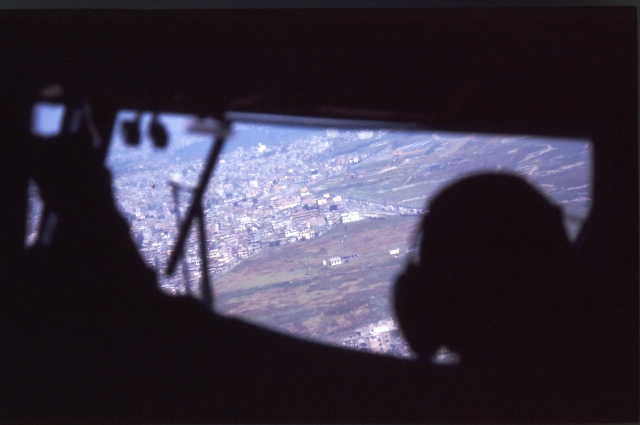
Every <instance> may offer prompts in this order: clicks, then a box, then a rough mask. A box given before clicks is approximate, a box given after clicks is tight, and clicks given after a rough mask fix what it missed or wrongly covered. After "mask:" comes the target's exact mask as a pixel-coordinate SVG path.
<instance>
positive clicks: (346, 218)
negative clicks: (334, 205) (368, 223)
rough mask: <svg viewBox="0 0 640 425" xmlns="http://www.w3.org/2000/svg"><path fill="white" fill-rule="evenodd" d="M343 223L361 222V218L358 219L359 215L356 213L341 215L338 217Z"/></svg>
mask: <svg viewBox="0 0 640 425" xmlns="http://www.w3.org/2000/svg"><path fill="white" fill-rule="evenodd" d="M340 218H341V219H342V222H343V223H351V222H352V221H358V220H362V218H363V217H360V214H359V213H358V212H357V211H352V212H348V213H342V214H341V215H340Z"/></svg>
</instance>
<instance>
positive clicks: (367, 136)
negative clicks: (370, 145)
mask: <svg viewBox="0 0 640 425" xmlns="http://www.w3.org/2000/svg"><path fill="white" fill-rule="evenodd" d="M372 137H373V131H361V132H359V133H358V139H361V140H362V139H370V138H372Z"/></svg>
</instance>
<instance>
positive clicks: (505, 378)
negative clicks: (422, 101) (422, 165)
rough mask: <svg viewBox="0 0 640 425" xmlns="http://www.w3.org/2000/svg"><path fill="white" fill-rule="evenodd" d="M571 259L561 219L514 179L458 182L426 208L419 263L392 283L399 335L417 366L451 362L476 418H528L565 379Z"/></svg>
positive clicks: (481, 178) (571, 304)
mask: <svg viewBox="0 0 640 425" xmlns="http://www.w3.org/2000/svg"><path fill="white" fill-rule="evenodd" d="M572 258H573V256H572V248H571V245H570V242H569V241H568V239H567V236H566V233H565V231H564V229H563V223H562V214H561V211H560V210H559V208H557V207H555V206H553V205H551V204H550V203H549V202H548V201H547V200H546V199H545V198H544V197H543V196H542V195H541V194H540V193H539V192H537V191H536V190H535V189H534V188H533V187H531V186H530V185H529V184H527V183H526V182H525V181H524V180H523V179H521V178H519V177H516V176H513V175H508V174H502V173H501V174H485V175H476V176H472V177H469V178H466V179H463V180H461V181H458V182H456V183H454V184H452V185H451V186H449V187H448V188H446V189H445V190H443V191H442V192H441V193H439V194H438V195H437V196H436V197H435V198H434V200H433V201H432V202H431V203H430V205H429V208H428V213H427V214H426V215H425V217H424V219H423V222H422V227H421V241H420V258H419V263H418V264H411V265H409V266H408V268H407V270H406V272H405V273H404V275H403V276H401V277H400V278H399V279H398V281H397V282H396V285H395V288H394V291H395V292H394V305H395V310H396V314H397V318H398V322H399V324H400V327H401V329H402V332H403V334H404V335H405V337H406V338H407V340H408V342H409V344H410V345H411V347H412V348H413V349H414V351H415V352H416V353H417V354H418V356H419V357H420V358H421V359H424V360H427V361H429V360H431V361H432V362H434V363H436V364H438V362H437V361H434V359H435V360H437V359H438V358H440V357H442V358H444V357H445V356H444V354H443V353H444V351H443V350H441V349H440V350H438V348H439V347H441V346H443V345H444V346H446V347H447V348H448V349H450V350H452V351H453V352H454V353H457V354H459V356H460V358H459V364H458V365H457V366H453V367H454V368H461V370H464V373H463V376H464V378H463V379H465V381H466V383H465V387H466V388H468V389H469V391H468V392H466V394H467V395H468V396H469V397H470V398H469V399H467V402H469V403H472V404H475V406H476V408H477V409H487V410H490V409H492V407H491V406H493V408H494V409H496V410H495V412H496V414H497V412H498V411H500V412H507V411H513V412H515V411H516V410H517V411H518V412H520V413H519V414H520V416H521V415H522V414H524V415H526V413H525V412H532V414H533V412H535V411H536V410H539V409H542V408H543V405H544V403H550V402H551V401H552V400H550V399H553V393H554V390H555V389H556V388H557V385H556V384H558V382H560V381H562V380H563V379H565V378H567V376H566V375H562V374H563V373H564V372H567V369H566V364H567V363H570V361H569V360H568V357H567V354H568V353H567V350H566V348H567V346H568V344H567V341H568V340H567V338H569V339H570V338H571V337H572V334H571V331H572V330H571V326H573V325H575V324H576V323H575V320H574V319H575V317H576V310H575V307H576V305H577V304H578V303H577V299H576V297H575V295H576V291H575V289H576V288H575V286H574V285H573V284H572V283H571V282H572V271H573V270H572V266H571V264H572ZM573 343H576V344H577V343H578V342H577V341H573ZM436 350H438V351H436ZM454 359H455V357H454ZM456 360H457V359H456ZM456 363H457V362H456V361H453V362H448V363H447V362H442V363H441V364H456ZM554 385H556V388H554V387H553V386H554ZM525 393H526V394H527V395H526V397H524V398H522V399H521V397H523V394H525ZM545 400H546V401H545ZM541 403H543V404H541ZM546 406H547V407H550V406H551V405H549V404H547V405H546ZM553 406H554V407H557V406H555V405H553ZM514 409H516V410H514ZM525 409H526V410H525ZM532 417H533V416H532ZM514 418H515V417H514Z"/></svg>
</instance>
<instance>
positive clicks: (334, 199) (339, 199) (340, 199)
mask: <svg viewBox="0 0 640 425" xmlns="http://www.w3.org/2000/svg"><path fill="white" fill-rule="evenodd" d="M340 201H342V196H340V195H338V196H334V197H333V202H340Z"/></svg>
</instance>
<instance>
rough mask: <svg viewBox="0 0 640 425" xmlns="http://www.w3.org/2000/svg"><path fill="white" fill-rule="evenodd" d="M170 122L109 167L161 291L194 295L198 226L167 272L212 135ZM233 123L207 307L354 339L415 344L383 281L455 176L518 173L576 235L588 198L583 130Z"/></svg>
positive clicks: (213, 201) (359, 343)
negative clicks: (556, 133)
mask: <svg viewBox="0 0 640 425" xmlns="http://www.w3.org/2000/svg"><path fill="white" fill-rule="evenodd" d="M183 121H184V120H183ZM183 121H180V120H175V122H177V123H182V124H184V122H186V121H184V122H183ZM143 125H144V123H143ZM167 126H168V127H169V129H170V133H171V139H170V144H169V147H168V148H167V149H165V150H155V149H154V148H152V147H151V146H150V143H146V144H145V143H144V141H143V143H142V145H141V146H139V147H129V146H127V145H126V144H124V142H123V141H122V138H121V137H120V136H119V135H118V134H117V133H118V132H117V131H114V136H113V142H112V148H111V151H110V153H109V156H108V158H107V165H108V167H109V168H110V169H111V172H112V174H113V177H114V180H113V190H114V195H115V199H116V202H117V204H118V207H119V209H120V211H121V213H122V215H123V217H124V218H125V219H126V220H127V221H128V222H129V223H130V225H131V236H132V239H133V240H134V242H135V244H136V246H137V247H138V248H139V250H140V253H141V256H142V258H143V259H144V260H145V261H146V262H147V263H148V265H149V266H150V267H152V268H153V269H155V270H156V271H157V273H158V280H159V284H160V286H161V288H162V290H163V291H165V292H166V293H168V294H173V295H193V296H196V297H197V296H199V293H200V285H201V281H202V273H204V272H205V271H204V270H202V267H201V259H200V252H199V249H198V240H197V238H198V236H197V233H196V232H195V230H194V229H195V226H193V228H192V233H191V234H190V236H189V239H188V240H187V245H186V247H187V249H186V254H185V256H184V259H183V260H182V261H181V262H180V263H179V266H178V269H177V270H176V273H175V274H174V275H173V276H166V275H165V270H166V265H167V262H168V257H169V254H170V253H171V251H172V249H173V248H174V244H175V241H176V238H177V232H178V230H177V229H178V220H179V217H184V216H185V214H186V211H187V208H188V206H189V201H190V195H191V189H192V188H193V187H195V186H196V185H197V183H198V181H199V175H200V173H201V171H202V167H203V165H204V161H205V160H206V156H207V154H208V152H209V149H210V148H211V144H212V137H211V136H197V135H190V134H188V132H187V131H186V125H182V127H180V126H179V125H178V124H175V125H174V126H173V127H172V126H171V125H169V124H167ZM116 129H117V125H116ZM232 130H233V132H232V135H231V136H230V137H229V138H228V140H227V143H226V145H225V148H224V150H223V152H222V154H221V156H220V158H219V161H218V164H217V166H216V169H215V171H214V176H213V178H212V180H211V182H209V185H208V188H207V191H206V194H205V198H204V202H203V207H204V215H205V228H206V232H207V241H206V244H207V248H208V265H209V270H208V271H206V272H208V273H209V276H210V277H211V278H212V281H213V289H214V294H215V310H216V311H217V312H218V313H220V314H223V315H232V316H235V317H240V318H242V319H244V320H247V321H250V322H252V323H255V324H257V325H260V326H264V327H268V328H270V329H274V330H276V331H278V332H283V333H287V334H293V335H295V336H298V337H301V338H308V339H312V340H316V341H321V342H324V343H328V344H333V345H339V346H344V347H347V348H351V349H358V350H365V351H373V352H377V353H386V354H391V355H397V356H411V351H410V347H408V346H407V344H406V343H405V342H404V340H403V339H402V335H401V334H400V332H399V330H398V329H397V326H396V324H395V322H394V315H393V311H392V309H391V306H390V290H391V287H392V284H393V282H394V279H395V277H396V276H397V275H398V274H399V273H401V272H402V270H403V267H404V265H405V264H406V262H407V261H408V260H409V259H410V258H411V256H412V255H415V247H414V242H415V233H416V226H417V225H418V223H419V221H420V219H421V216H422V214H423V213H424V212H425V209H426V208H427V204H428V201H429V199H430V198H431V197H432V196H433V195H435V194H436V193H437V192H438V190H440V189H441V188H443V187H444V186H446V185H447V184H449V183H451V182H452V181H454V180H455V179H457V178H460V177H462V176H465V175H469V174H473V173H477V172H481V171H484V172H496V171H500V172H512V173H517V174H520V175H522V176H523V177H525V178H526V179H527V180H529V181H530V182H531V183H533V184H534V185H535V186H536V187H537V188H538V189H539V190H540V191H541V192H542V193H544V194H545V195H546V196H547V197H548V199H549V200H551V201H553V202H555V203H556V204H557V205H559V206H560V207H561V208H562V209H563V211H564V215H565V225H566V229H567V233H568V235H569V237H570V238H572V239H573V238H575V237H576V235H577V232H578V230H579V227H580V224H581V223H582V222H583V221H584V220H585V218H586V217H587V214H588V212H589V209H590V206H591V152H590V145H589V143H588V142H587V141H585V140H580V141H567V140H559V139H549V138H541V137H534V136H513V135H509V136H506V135H483V134H455V133H447V132H432V131H431V132H426V131H404V130H403V131H400V130H380V129H374V130H370V129H322V128H301V127H300V128H296V127H284V126H275V125H263V124H245V123H238V124H234V126H233V129H232ZM34 196H36V194H35V192H34ZM176 202H177V205H176ZM32 204H33V206H32V212H33V213H34V214H35V213H36V212H37V211H36V210H37V208H38V207H37V203H36V202H34V203H32ZM35 229H36V228H35V226H33V227H32V231H31V232H30V234H28V235H27V243H31V242H32V241H33V240H34V238H35Z"/></svg>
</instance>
